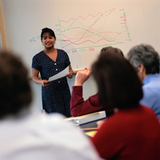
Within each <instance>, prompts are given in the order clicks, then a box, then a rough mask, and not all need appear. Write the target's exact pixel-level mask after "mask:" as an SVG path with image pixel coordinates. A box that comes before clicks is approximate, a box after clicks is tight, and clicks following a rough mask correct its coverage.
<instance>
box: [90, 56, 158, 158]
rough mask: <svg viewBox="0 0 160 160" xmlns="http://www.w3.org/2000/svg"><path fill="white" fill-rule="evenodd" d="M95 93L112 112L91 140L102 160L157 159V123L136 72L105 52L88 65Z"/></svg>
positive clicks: (124, 61)
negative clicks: (145, 102)
mask: <svg viewBox="0 0 160 160" xmlns="http://www.w3.org/2000/svg"><path fill="white" fill-rule="evenodd" d="M92 73H93V77H94V79H95V81H96V83H97V86H98V96H99V101H100V103H101V104H102V105H103V106H104V109H105V110H106V111H107V110H110V109H113V110H114V112H115V113H114V114H113V115H112V116H110V117H108V118H107V120H106V121H105V122H104V123H103V124H102V125H101V127H100V128H99V129H98V131H97V133H96V134H95V135H94V137H92V138H91V141H92V143H93V144H94V146H95V147H96V149H97V151H98V152H99V155H100V156H101V157H102V158H104V159H115V160H159V159H160V152H159V148H160V124H159V121H158V119H157V117H156V115H155V113H154V112H153V110H152V109H150V108H148V107H146V106H143V105H140V104H139V101H140V99H141V98H142V97H143V92H142V87H141V82H140V80H139V78H138V76H137V74H136V71H135V70H134V68H133V67H132V66H131V64H130V63H129V62H128V60H126V59H125V58H122V57H120V56H117V55H114V54H111V53H106V55H100V56H99V58H98V60H97V61H96V62H95V63H94V64H93V66H92Z"/></svg>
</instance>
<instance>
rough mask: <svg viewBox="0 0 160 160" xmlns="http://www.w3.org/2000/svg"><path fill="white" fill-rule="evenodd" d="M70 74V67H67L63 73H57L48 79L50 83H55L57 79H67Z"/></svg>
mask: <svg viewBox="0 0 160 160" xmlns="http://www.w3.org/2000/svg"><path fill="white" fill-rule="evenodd" d="M68 73H69V66H68V67H66V68H65V69H64V70H63V71H61V72H59V73H57V74H56V75H54V76H52V77H50V78H49V79H48V81H54V80H56V79H59V78H62V77H65V76H66V75H67V74H68Z"/></svg>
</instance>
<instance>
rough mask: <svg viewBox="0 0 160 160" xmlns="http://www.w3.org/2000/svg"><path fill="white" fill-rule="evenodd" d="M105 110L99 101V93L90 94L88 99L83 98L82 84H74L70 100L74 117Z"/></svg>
mask: <svg viewBox="0 0 160 160" xmlns="http://www.w3.org/2000/svg"><path fill="white" fill-rule="evenodd" d="M101 110H104V109H103V106H102V105H101V104H100V103H99V99H98V95H97V94H95V95H93V96H90V97H89V98H88V99H87V100H86V101H84V99H83V94H82V86H73V87H72V95H71V101H70V113H71V115H72V116H73V117H77V116H81V115H84V114H88V113H92V112H96V111H101Z"/></svg>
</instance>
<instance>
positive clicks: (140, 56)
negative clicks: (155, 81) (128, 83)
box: [127, 44, 160, 74]
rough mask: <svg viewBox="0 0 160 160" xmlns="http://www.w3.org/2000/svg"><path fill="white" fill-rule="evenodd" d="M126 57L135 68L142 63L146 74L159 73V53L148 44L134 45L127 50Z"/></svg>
mask: <svg viewBox="0 0 160 160" xmlns="http://www.w3.org/2000/svg"><path fill="white" fill-rule="evenodd" d="M127 58H128V60H129V61H130V63H131V64H132V65H133V66H134V68H136V69H137V68H138V67H139V66H140V65H141V64H143V65H144V67H145V69H146V74H154V73H159V60H160V59H159V55H158V53H157V52H156V51H155V49H154V48H153V47H152V46H150V45H145V44H141V45H137V46H134V47H133V48H131V49H130V51H129V52H128V54H127Z"/></svg>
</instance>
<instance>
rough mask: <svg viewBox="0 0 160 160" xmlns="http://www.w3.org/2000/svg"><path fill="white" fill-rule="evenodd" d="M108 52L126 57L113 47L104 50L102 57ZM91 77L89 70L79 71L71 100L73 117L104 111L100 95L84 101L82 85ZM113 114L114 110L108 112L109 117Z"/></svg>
mask: <svg viewBox="0 0 160 160" xmlns="http://www.w3.org/2000/svg"><path fill="white" fill-rule="evenodd" d="M107 51H113V52H114V54H117V55H120V56H122V57H124V54H123V52H122V51H121V50H120V49H118V48H115V47H111V46H109V47H104V48H102V49H101V52H100V54H101V55H102V54H104V53H106V52H107ZM90 75H91V70H89V69H86V70H83V71H79V72H78V73H77V74H76V77H75V84H74V86H73V87H72V95H71V100H70V113H71V115H72V116H73V117H76V116H81V115H85V114H89V113H93V112H97V111H102V110H104V108H103V106H102V105H101V104H100V102H99V98H98V94H94V95H92V96H90V97H89V98H88V99H87V100H85V101H84V99H83V88H82V85H83V83H84V82H85V81H87V79H88V78H89V77H90ZM112 114H113V111H112V110H110V111H107V112H106V115H107V117H108V116H110V115H112Z"/></svg>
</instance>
